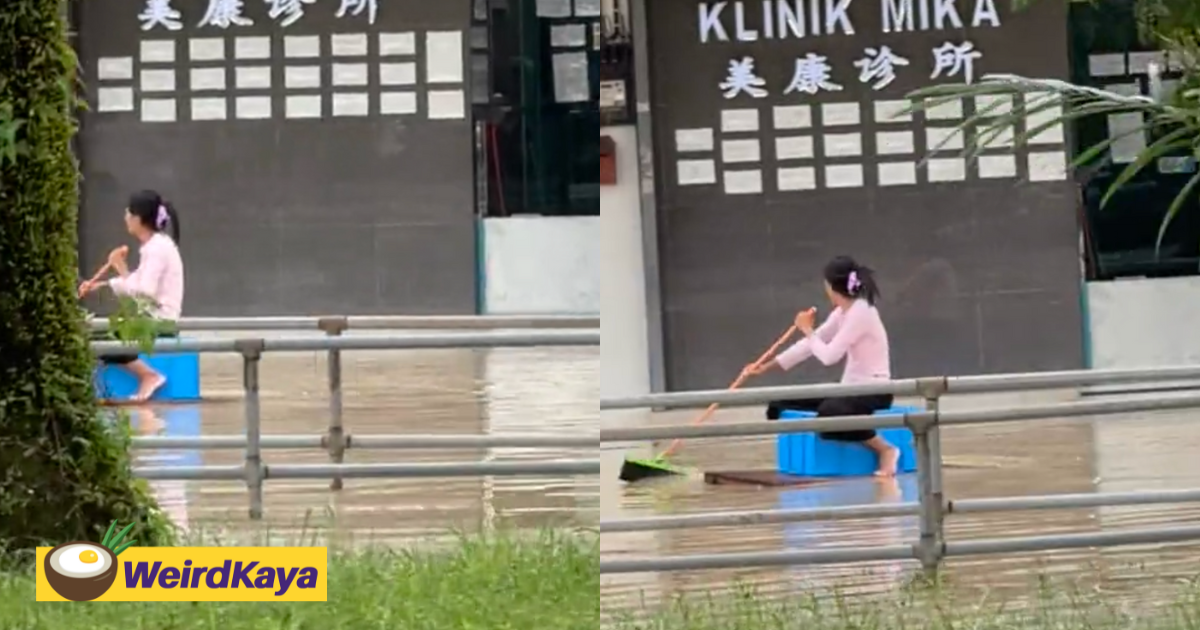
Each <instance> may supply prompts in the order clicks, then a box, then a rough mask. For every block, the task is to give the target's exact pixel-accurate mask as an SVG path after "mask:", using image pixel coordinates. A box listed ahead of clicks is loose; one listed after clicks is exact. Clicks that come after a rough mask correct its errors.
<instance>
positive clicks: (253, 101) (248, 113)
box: [236, 96, 271, 120]
mask: <svg viewBox="0 0 1200 630" xmlns="http://www.w3.org/2000/svg"><path fill="white" fill-rule="evenodd" d="M236 110H237V117H238V118H239V119H241V120H263V119H266V118H270V117H271V97H269V96H239V97H237V101H236Z"/></svg>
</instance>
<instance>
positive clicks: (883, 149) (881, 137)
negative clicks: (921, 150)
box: [875, 131, 916, 155]
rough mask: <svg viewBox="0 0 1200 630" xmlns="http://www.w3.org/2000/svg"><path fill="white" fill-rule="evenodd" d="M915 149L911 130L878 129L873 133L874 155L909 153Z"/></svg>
mask: <svg viewBox="0 0 1200 630" xmlns="http://www.w3.org/2000/svg"><path fill="white" fill-rule="evenodd" d="M914 151H916V148H915V145H914V144H913V132H911V131H879V132H876V133H875V154H876V155H911V154H912V153H913V152H914Z"/></svg>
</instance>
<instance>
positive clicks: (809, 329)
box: [795, 307, 817, 336]
mask: <svg viewBox="0 0 1200 630" xmlns="http://www.w3.org/2000/svg"><path fill="white" fill-rule="evenodd" d="M816 321H817V309H816V307H812V308H809V309H807V310H803V311H800V312H799V313H796V319H795V324H796V328H797V329H798V330H799V331H800V332H802V333H804V335H805V336H809V335H812V334H813V328H814V326H815V325H816Z"/></svg>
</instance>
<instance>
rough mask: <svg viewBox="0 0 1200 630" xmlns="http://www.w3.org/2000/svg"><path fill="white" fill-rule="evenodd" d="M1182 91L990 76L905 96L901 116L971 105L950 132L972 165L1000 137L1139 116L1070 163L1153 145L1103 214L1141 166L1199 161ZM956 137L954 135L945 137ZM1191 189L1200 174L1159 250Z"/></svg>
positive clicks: (1199, 117)
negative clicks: (1161, 94)
mask: <svg viewBox="0 0 1200 630" xmlns="http://www.w3.org/2000/svg"><path fill="white" fill-rule="evenodd" d="M1197 4H1198V5H1200V3H1197ZM1197 58H1198V59H1200V57H1197ZM1181 92H1182V94H1181V95H1180V94H1177V95H1176V98H1175V100H1173V101H1170V102H1159V101H1156V100H1155V99H1153V98H1150V97H1148V96H1141V95H1127V94H1118V93H1115V92H1109V91H1106V90H1102V89H1099V88H1094V87H1090V86H1085V85H1075V84H1072V83H1069V82H1067V81H1062V80H1059V79H1037V78H1030V77H1023V76H1019V75H1015V74H989V75H985V76H984V77H982V78H981V79H980V80H979V81H978V82H977V83H973V84H951V85H936V86H931V87H928V88H923V89H920V90H916V91H914V92H911V93H909V95H908V98H909V100H910V105H909V107H908V108H907V112H909V113H911V112H915V111H928V110H930V109H934V108H937V107H940V106H942V105H945V104H947V103H952V102H956V101H961V100H965V99H976V100H975V102H976V104H977V107H976V111H975V112H974V113H973V114H972V115H971V116H969V117H967V118H966V119H965V120H963V121H962V122H960V123H959V124H958V125H957V126H956V127H955V131H956V132H957V134H962V136H963V138H964V146H965V147H966V151H965V157H966V158H967V159H968V160H970V161H975V160H977V159H978V158H979V156H980V155H981V154H982V153H983V152H984V151H985V150H987V149H996V148H999V145H997V144H996V141H997V140H998V139H1000V138H1001V137H1003V136H1004V135H1005V134H1012V139H1011V141H1009V142H1005V143H1004V145H1005V146H1007V145H1009V144H1011V145H1012V146H1013V147H1014V148H1015V147H1021V146H1026V145H1029V144H1032V143H1033V141H1034V139H1036V138H1038V137H1039V136H1040V135H1041V134H1043V133H1046V132H1048V131H1051V130H1053V129H1056V128H1059V127H1069V126H1070V125H1071V124H1073V123H1076V122H1079V121H1082V120H1085V119H1089V118H1093V117H1100V118H1101V119H1107V117H1108V116H1112V115H1116V114H1137V115H1139V116H1141V117H1142V120H1143V123H1142V124H1141V125H1139V126H1137V127H1136V128H1134V129H1130V130H1125V131H1123V132H1122V133H1121V134H1119V135H1117V136H1116V137H1110V138H1108V139H1106V140H1104V141H1102V142H1099V143H1096V144H1095V145H1093V146H1090V147H1087V148H1085V149H1083V150H1082V151H1081V152H1080V154H1079V155H1078V156H1076V157H1075V158H1074V159H1073V160H1071V166H1072V167H1078V166H1080V165H1084V164H1088V163H1090V162H1091V161H1093V160H1095V159H1097V158H1099V157H1101V156H1102V155H1103V154H1104V153H1105V152H1106V151H1108V150H1109V148H1111V147H1112V145H1113V143H1115V142H1116V141H1118V140H1120V139H1121V138H1123V137H1127V136H1129V135H1132V134H1136V133H1142V134H1145V135H1146V136H1148V137H1149V138H1151V139H1152V141H1151V142H1150V143H1149V144H1148V145H1147V146H1146V147H1145V148H1144V149H1142V150H1141V151H1140V152H1139V153H1138V155H1137V157H1136V158H1135V159H1134V160H1133V161H1132V162H1131V163H1130V164H1128V165H1126V166H1125V167H1124V169H1123V170H1122V171H1121V172H1120V173H1119V174H1118V175H1117V177H1116V179H1114V180H1113V182H1112V183H1111V184H1110V185H1109V186H1108V189H1107V190H1106V191H1105V193H1104V195H1103V197H1102V199H1101V202H1100V207H1101V208H1103V207H1105V206H1106V205H1107V204H1108V202H1109V201H1110V200H1111V199H1112V197H1113V195H1114V194H1115V193H1116V192H1117V191H1118V190H1120V189H1121V187H1123V186H1125V185H1126V184H1128V183H1129V182H1130V181H1131V180H1133V178H1135V177H1136V176H1137V175H1138V174H1139V173H1141V172H1142V171H1143V170H1144V169H1145V168H1146V167H1147V166H1150V165H1151V164H1157V163H1158V161H1159V159H1160V158H1164V157H1169V156H1172V155H1179V154H1180V153H1186V154H1187V155H1188V156H1190V157H1197V156H1200V106H1198V105H1196V103H1197V97H1198V96H1200V88H1188V89H1186V90H1181ZM996 96H1002V97H1008V98H1007V103H1008V107H1007V108H1006V107H1005V106H1004V104H1005V101H1004V99H994V98H993V97H996ZM981 97H982V98H981ZM989 99H993V100H992V102H991V103H989V104H987V105H982V103H983V102H984V101H987V100H989ZM997 101H998V102H997ZM1018 129H1021V131H1020V133H1017V130H1018ZM957 134H952V135H951V138H952V137H953V136H954V135H957ZM949 141H950V138H947V139H945V140H943V141H942V142H941V143H940V144H939V145H938V146H936V147H932V148H931V150H930V152H929V155H927V156H926V157H925V158H924V160H923V163H924V162H925V161H928V160H929V159H930V158H932V157H934V156H935V155H936V154H937V153H938V152H939V151H941V150H942V149H943V148H944V147H945V145H946V144H947V143H948V142H949ZM1197 186H1200V173H1197V174H1196V175H1195V176H1194V177H1193V178H1192V179H1191V180H1190V181H1189V182H1188V183H1187V185H1186V186H1184V188H1183V189H1182V190H1180V192H1179V194H1178V195H1177V196H1176V197H1175V199H1174V200H1172V203H1171V206H1170V208H1169V209H1168V212H1167V215H1166V217H1165V218H1164V220H1163V222H1162V224H1161V225H1160V226H1159V238H1158V243H1159V244H1161V242H1162V238H1163V235H1164V234H1165V233H1166V230H1167V227H1168V225H1169V224H1170V222H1171V221H1172V220H1173V219H1174V218H1175V216H1176V215H1177V214H1178V213H1179V212H1180V211H1181V210H1182V209H1183V208H1184V207H1185V205H1186V204H1187V201H1188V197H1189V195H1191V194H1192V193H1193V192H1194V191H1195V190H1196V188H1197ZM1157 246H1158V245H1156V247H1157Z"/></svg>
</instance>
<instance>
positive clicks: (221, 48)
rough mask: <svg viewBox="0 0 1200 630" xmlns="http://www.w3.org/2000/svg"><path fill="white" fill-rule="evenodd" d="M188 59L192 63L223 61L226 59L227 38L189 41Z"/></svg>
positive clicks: (202, 38) (200, 38)
mask: <svg viewBox="0 0 1200 630" xmlns="http://www.w3.org/2000/svg"><path fill="white" fill-rule="evenodd" d="M188 59H191V60H192V61H221V60H223V59H225V38H223V37H193V38H191V39H189V40H188Z"/></svg>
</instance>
